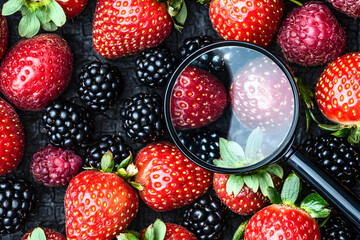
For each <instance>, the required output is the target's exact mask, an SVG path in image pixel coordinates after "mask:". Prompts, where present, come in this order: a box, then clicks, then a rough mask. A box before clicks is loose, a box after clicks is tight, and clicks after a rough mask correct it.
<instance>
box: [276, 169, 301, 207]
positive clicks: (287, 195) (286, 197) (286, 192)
mask: <svg viewBox="0 0 360 240" xmlns="http://www.w3.org/2000/svg"><path fill="white" fill-rule="evenodd" d="M300 189H301V182H300V178H299V177H298V176H297V175H296V174H295V173H291V174H289V176H288V177H287V178H286V179H285V182H284V185H283V188H282V191H281V199H282V202H283V203H285V204H289V205H295V202H296V200H297V198H298V196H299V193H300Z"/></svg>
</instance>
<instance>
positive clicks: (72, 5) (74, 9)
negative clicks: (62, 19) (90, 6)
mask: <svg viewBox="0 0 360 240" xmlns="http://www.w3.org/2000/svg"><path fill="white" fill-rule="evenodd" d="M56 2H57V3H58V4H59V5H60V6H61V7H62V9H63V10H64V12H65V15H66V18H67V19H69V18H73V17H75V16H77V15H79V14H80V13H81V12H82V11H83V10H84V8H85V7H86V4H87V2H88V0H56Z"/></svg>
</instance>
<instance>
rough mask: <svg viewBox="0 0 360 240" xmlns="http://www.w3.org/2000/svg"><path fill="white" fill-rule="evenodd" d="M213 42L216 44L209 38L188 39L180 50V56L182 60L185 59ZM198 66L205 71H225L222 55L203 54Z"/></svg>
mask: <svg viewBox="0 0 360 240" xmlns="http://www.w3.org/2000/svg"><path fill="white" fill-rule="evenodd" d="M213 42H215V40H214V39H213V38H212V37H209V36H196V37H191V38H187V39H185V40H184V42H183V45H182V46H181V47H180V48H179V50H178V55H179V57H180V58H181V59H185V58H186V57H187V56H189V55H190V54H191V53H193V52H195V51H196V50H198V49H200V48H202V47H205V46H206V45H209V44H211V43H213ZM196 65H197V66H198V67H200V68H202V69H204V70H210V71H214V70H215V71H224V70H225V62H224V58H223V57H222V56H221V54H220V53H219V54H216V53H215V52H209V53H205V54H202V55H201V56H200V58H199V59H198V60H197V63H196Z"/></svg>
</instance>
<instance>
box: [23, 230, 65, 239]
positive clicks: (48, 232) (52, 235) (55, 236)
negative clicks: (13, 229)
mask: <svg viewBox="0 0 360 240" xmlns="http://www.w3.org/2000/svg"><path fill="white" fill-rule="evenodd" d="M41 229H42V230H43V231H44V233H45V236H46V240H66V238H65V236H64V235H62V234H61V233H59V232H57V231H55V230H54V229H49V228H41ZM33 231H34V229H31V230H30V231H29V232H27V233H26V234H25V235H24V236H23V237H22V239H21V240H28V239H29V236H31V233H32V232H33Z"/></svg>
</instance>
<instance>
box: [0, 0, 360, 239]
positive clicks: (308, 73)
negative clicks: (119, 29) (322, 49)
mask: <svg viewBox="0 0 360 240" xmlns="http://www.w3.org/2000/svg"><path fill="white" fill-rule="evenodd" d="M4 2H5V1H4V0H2V1H1V3H0V7H1V6H2V5H3V3H4ZM186 4H187V7H188V19H187V21H186V23H185V26H184V29H183V31H182V32H181V33H180V32H178V31H176V30H175V29H174V30H173V31H172V33H171V34H170V36H169V37H168V38H167V39H166V40H165V42H164V43H165V45H166V46H167V47H169V48H170V49H171V50H172V51H173V52H177V49H178V48H179V46H181V45H182V42H183V40H184V39H185V38H188V37H192V36H198V35H208V36H212V37H213V38H214V39H220V38H219V36H218V35H217V33H216V32H215V31H214V29H213V27H212V24H211V22H210V19H209V16H208V10H209V7H208V6H204V5H201V4H199V3H197V2H195V0H192V1H190V0H186ZM326 4H327V5H328V6H329V7H330V9H331V10H332V11H333V12H334V14H335V16H336V17H337V19H338V20H339V21H340V23H341V25H342V27H343V28H344V29H345V31H346V33H347V37H348V41H347V49H346V52H357V51H359V21H358V20H357V19H353V18H350V17H348V16H346V15H344V14H341V13H339V12H337V11H336V10H334V9H333V8H332V7H331V5H330V4H328V3H326ZM95 5H96V1H95V0H89V2H88V5H87V6H86V8H85V10H84V11H83V12H82V13H81V14H80V15H79V16H77V17H75V18H73V19H70V20H68V22H67V23H66V24H65V25H64V26H63V27H62V28H61V29H59V30H58V31H57V32H56V33H58V34H59V35H61V36H62V37H63V38H64V39H66V40H67V41H68V43H69V45H70V47H71V50H72V53H73V57H74V70H73V76H72V82H71V83H70V85H69V87H68V88H67V89H66V91H65V92H64V93H63V94H62V95H61V96H60V98H62V99H72V100H75V101H78V99H77V95H76V86H77V81H78V79H77V77H78V73H79V71H80V68H81V66H82V64H84V63H86V62H89V61H92V60H95V59H98V60H100V61H102V62H109V63H111V64H113V65H116V66H117V67H118V68H119V70H120V71H121V74H122V77H123V81H124V89H123V91H122V95H121V98H120V99H119V101H118V102H117V104H116V105H115V107H114V108H113V109H111V110H108V111H107V112H105V114H94V118H95V122H96V129H95V136H94V137H95V138H96V137H98V136H101V135H103V134H111V135H112V134H119V133H120V134H121V135H123V136H124V138H125V139H126V140H127V142H128V144H129V145H131V147H132V148H133V150H134V154H136V152H137V151H138V150H139V149H140V148H141V147H142V146H145V145H144V144H135V143H133V142H132V141H131V140H130V139H129V138H127V137H126V136H125V135H124V134H123V130H122V120H121V118H120V114H119V111H120V108H121V106H122V103H123V101H124V100H125V99H126V98H128V97H131V96H133V95H135V94H137V93H140V92H157V93H159V94H161V95H162V96H163V94H164V91H165V88H162V89H150V88H147V87H146V86H143V85H141V84H140V83H139V82H138V80H137V77H136V74H135V57H136V56H130V57H123V58H119V59H117V60H106V59H104V58H102V57H101V56H99V55H98V54H97V53H96V52H95V50H94V49H93V46H92V20H93V15H94V11H95ZM294 7H296V6H295V4H293V3H291V2H290V1H287V0H285V12H289V11H291V10H292V9H293V8H294ZM7 20H8V28H9V32H10V38H9V45H8V47H11V46H12V45H14V44H15V43H16V42H17V41H18V40H20V37H19V35H18V32H17V25H18V23H19V20H20V13H16V14H15V15H13V16H10V17H7ZM274 40H275V38H274ZM268 49H269V50H270V51H271V52H272V53H274V54H276V55H277V56H279V57H280V58H282V59H283V56H282V54H281V51H280V49H279V46H277V44H276V43H275V41H273V43H272V44H271V45H270V47H269V48H268ZM289 67H290V68H291V70H292V71H293V73H294V75H295V76H297V77H302V78H304V79H306V80H307V81H308V82H309V84H310V86H311V88H312V89H314V88H315V84H316V82H317V79H318V77H319V76H320V74H321V72H322V71H323V69H324V66H321V67H307V68H305V67H300V66H298V65H294V64H289ZM0 97H3V96H2V95H1V93H0ZM18 113H19V116H20V118H21V120H22V123H23V126H24V129H25V134H26V150H25V154H24V158H23V161H22V162H21V164H20V165H19V167H18V168H17V169H16V170H15V171H13V172H12V173H10V174H8V175H6V176H5V177H11V176H15V177H25V178H27V179H28V180H30V181H32V182H33V183H34V184H35V185H36V187H37V195H38V199H39V202H38V207H37V209H36V211H35V213H34V214H33V215H32V216H31V217H30V218H29V219H28V221H27V223H26V226H25V229H24V230H23V231H22V232H18V233H15V234H11V235H7V236H3V237H0V238H1V239H4V240H10V239H15V240H17V239H21V237H22V236H23V235H24V234H25V232H27V231H28V230H30V229H32V228H34V227H37V226H41V227H48V228H53V229H55V230H57V231H59V232H61V233H63V234H65V211H64V204H63V202H64V194H65V191H66V186H65V187H59V188H48V187H45V186H43V185H40V184H37V183H35V181H34V179H33V178H32V176H31V173H30V170H29V163H30V159H31V157H32V155H33V154H34V153H35V152H36V151H37V150H38V149H39V148H41V147H45V146H47V145H48V141H47V137H46V134H45V131H44V130H43V125H42V122H41V116H42V113H43V112H42V111H37V112H32V111H20V110H18ZM315 113H316V114H317V116H318V118H319V120H320V121H322V122H326V120H325V119H324V118H323V117H322V116H321V115H319V113H318V112H317V110H315ZM304 119H305V117H304V114H303V112H302V116H301V120H300V124H299V127H298V129H297V134H296V139H295V144H299V143H301V142H302V141H303V140H304V139H305V138H306V137H307V136H310V135H318V134H319V133H320V132H321V131H320V129H319V128H318V127H317V126H316V125H315V124H312V125H311V127H310V130H309V131H308V132H306V131H305V129H304ZM167 139H169V136H168V135H166V136H165V137H164V139H163V140H167ZM287 171H289V170H288V169H287ZM359 185H360V184H358V185H357V188H356V190H355V191H356V192H357V193H360V186H359ZM305 190H307V191H310V190H311V189H305ZM210 192H212V190H210ZM212 193H213V192H212ZM184 210H185V208H180V209H177V210H175V211H170V212H155V211H153V210H151V209H150V208H148V207H147V206H145V205H144V203H142V202H140V209H139V212H138V215H137V217H136V218H135V220H134V221H133V222H132V224H131V226H130V228H132V229H134V230H140V229H142V228H144V227H146V226H148V225H149V224H151V223H152V222H154V221H155V219H156V218H161V219H162V220H163V221H165V222H173V223H179V224H180V223H181V219H182V214H183V212H184ZM244 219H245V218H243V217H241V216H239V215H237V214H235V213H232V212H229V214H228V220H227V224H228V231H227V233H226V236H225V237H224V239H225V240H229V239H232V235H233V233H234V232H235V230H236V228H237V227H238V226H239V224H240V223H241V222H242V221H243V220H244Z"/></svg>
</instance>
